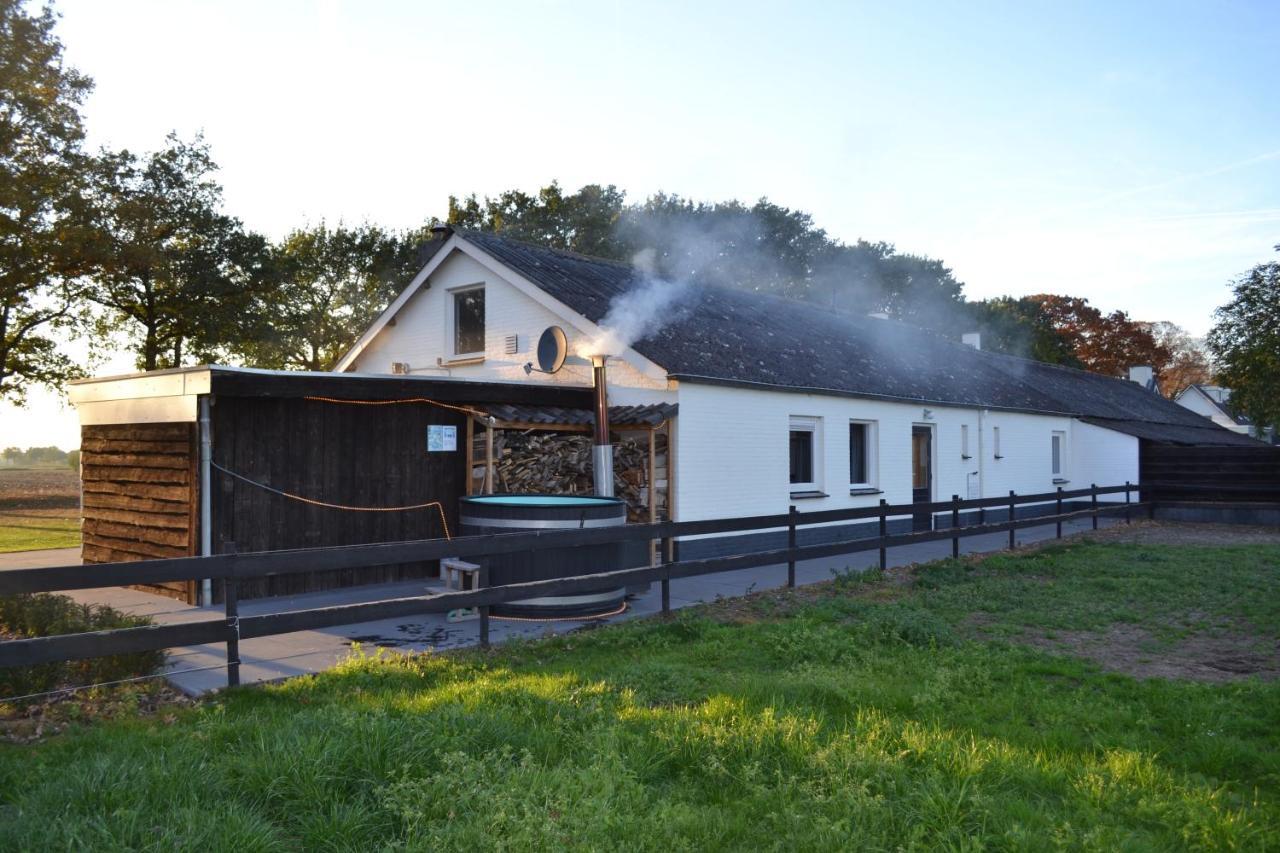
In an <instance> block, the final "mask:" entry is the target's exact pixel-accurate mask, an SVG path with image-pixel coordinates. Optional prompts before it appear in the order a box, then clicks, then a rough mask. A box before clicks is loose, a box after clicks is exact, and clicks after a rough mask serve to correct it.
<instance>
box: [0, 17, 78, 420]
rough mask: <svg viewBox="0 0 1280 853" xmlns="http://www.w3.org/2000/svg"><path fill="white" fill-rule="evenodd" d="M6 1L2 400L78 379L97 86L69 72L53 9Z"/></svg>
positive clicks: (1, 90) (0, 58) (0, 134)
mask: <svg viewBox="0 0 1280 853" xmlns="http://www.w3.org/2000/svg"><path fill="white" fill-rule="evenodd" d="M24 5H25V4H23V3H22V2H20V0H0V400H4V401H6V402H11V403H16V404H19V405H20V404H22V403H23V402H24V401H25V399H26V393H27V390H28V389H29V388H30V387H31V386H32V385H44V386H47V387H50V388H58V387H59V386H60V385H61V384H62V383H63V382H64V381H66V380H67V379H70V378H73V377H74V376H76V375H78V373H79V371H78V369H77V367H76V365H75V364H74V363H73V362H72V361H71V360H70V359H69V358H68V357H67V356H66V355H65V354H64V353H63V352H62V350H61V348H60V346H59V342H58V340H57V333H58V332H59V331H67V330H69V329H71V328H72V327H74V326H75V325H76V324H77V320H78V319H79V318H78V315H77V307H78V305H79V296H80V281H79V275H80V273H81V272H82V271H83V256H82V251H81V249H82V244H83V239H84V234H85V233H86V228H85V222H84V203H83V195H82V192H81V190H82V188H83V185H84V180H83V179H84V175H85V170H86V163H87V159H86V157H85V156H84V155H83V153H82V152H81V142H82V140H83V138H84V128H83V126H82V123H81V117H80V105H81V103H82V102H83V101H84V98H85V97H86V96H87V95H88V94H89V92H90V90H91V89H92V88H93V83H92V81H91V80H90V79H89V78H88V77H85V76H84V75H82V74H80V73H79V72H77V71H76V70H75V69H72V68H67V67H65V66H64V65H63V63H62V43H61V42H60V41H59V40H58V38H57V37H56V36H55V35H54V32H53V30H54V24H55V23H56V17H55V16H54V14H53V12H52V11H51V10H50V9H49V8H45V9H44V10H43V11H41V12H40V13H39V14H38V15H29V14H27V13H26V12H25V11H24V8H23V7H24Z"/></svg>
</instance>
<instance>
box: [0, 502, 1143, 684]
mask: <svg viewBox="0 0 1280 853" xmlns="http://www.w3.org/2000/svg"><path fill="white" fill-rule="evenodd" d="M1137 488H1138V487H1137V486H1136V485H1134V484H1130V483H1125V484H1124V485H1123V486H1108V487H1102V488H1100V487H1098V486H1096V485H1095V486H1092V487H1091V488H1088V489H1074V490H1071V491H1063V490H1062V489H1058V490H1057V491H1056V492H1044V493H1040V494H1032V495H1016V494H1014V493H1012V492H1011V493H1010V494H1009V495H1008V496H1007V497H992V498H978V499H976V500H960V498H959V496H953V497H952V499H951V500H950V501H938V502H935V503H932V504H887V503H885V502H883V501H881V503H880V505H879V506H874V507H865V508H858V509H839V510H823V511H820V512H807V513H800V512H797V511H796V509H795V507H791V510H790V511H789V512H788V513H786V514H783V515H762V516H751V517H746V518H721V519H710V520H706V521H665V522H657V523H654V524H634V525H626V526H623V527H597V528H584V529H576V530H552V531H546V532H532V533H509V534H498V535H486V536H469V537H463V538H459V539H453V540H446V539H428V540H422V541H416V542H391V543H380V544H375V545H353V546H343V547H332V548H308V549H299V550H292V551H265V552H259V553H245V554H238V553H230V554H218V555H214V556H209V557H179V558H172V559H160V560H148V561H143V562H132V563H101V564H98V565H89V566H85V565H74V566H55V567H48V568H35V569H11V570H8V571H3V572H0V595H14V594H20V593H37V592H58V591H65V590H74V589H97V588H101V587H111V586H130V585H134V584H158V583H164V582H167V581H181V580H195V579H202V578H214V579H219V580H221V581H222V582H223V583H224V584H225V591H226V597H225V614H224V617H223V618H218V619H205V620H201V621H195V622H184V623H181V624H175V625H153V626H147V627H141V628H119V629H114V630H110V631H96V632H91V633H84V634H63V635H58V636H52V637H35V638H29V639H17V640H6V641H4V642H0V667H12V666H31V665H35V664H42V663H51V662H54V661H67V660H81V659H84V658H93V657H104V656H107V655H119V654H129V653H133V652H142V651H151V650H157V649H168V648H174V647H177V646H190V645H202V644H205V643H225V644H226V645H227V681H228V684H230V685H235V684H238V683H239V664H240V660H239V643H240V641H241V640H246V639H251V638H254V637H267V636H273V635H278V634H289V633H293V632H295V631H308V630H316V629H321V628H331V627H335V626H339V625H351V624H355V623H359V622H369V621H374V620H377V619H392V618H403V617H409V616H420V615H423V614H427V613H444V612H447V611H450V610H455V609H460V608H473V607H474V608H478V610H479V615H480V619H479V639H480V643H481V645H487V644H488V642H489V608H490V607H491V606H492V605H494V604H500V603H503V602H507V601H515V600H519V599H526V598H538V597H542V596H550V595H576V594H581V593H589V592H598V591H602V590H607V589H616V588H618V587H619V586H627V585H634V584H646V583H652V582H654V581H657V582H659V583H661V592H662V611H663V613H664V614H665V613H668V612H670V608H671V587H670V584H671V581H673V580H677V579H680V578H689V577H696V576H699V575H707V574H714V573H718V572H729V571H735V570H738V569H746V568H754V567H758V566H767V565H775V564H782V563H785V564H786V565H787V585H788V586H795V583H796V563H797V562H798V561H801V560H811V559H816V558H819V557H828V556H834V555H839V554H852V553H858V552H863V551H873V550H878V551H879V552H880V567H881V568H885V567H886V565H887V549H888V548H890V547H896V546H900V545H911V544H915V543H920V542H936V541H941V540H946V539H950V540H951V552H952V554H953V555H957V556H958V555H959V553H960V539H961V538H962V537H966V536H977V535H981V534H985V533H996V532H1002V531H1008V533H1009V546H1010V547H1013V545H1014V532H1015V531H1016V530H1018V529H1020V528H1024V527H1036V526H1041V525H1047V524H1055V525H1056V526H1057V535H1058V536H1061V535H1062V524H1063V522H1066V521H1072V520H1077V519H1086V518H1087V519H1091V520H1092V523H1093V527H1094V529H1097V526H1098V518H1099V516H1104V515H1111V514H1121V513H1122V514H1123V515H1124V516H1125V519H1126V521H1127V520H1129V519H1130V518H1131V516H1132V514H1133V513H1134V512H1135V511H1138V510H1142V511H1144V512H1147V511H1150V508H1151V505H1150V504H1148V503H1134V502H1131V501H1130V496H1131V493H1134V492H1136V491H1137ZM1121 493H1123V494H1124V503H1118V502H1108V504H1106V505H1102V504H1100V503H1099V500H1098V497H1099V496H1100V495H1115V494H1121ZM1082 498H1083V499H1088V501H1089V508H1088V509H1083V510H1076V511H1071V512H1063V502H1064V501H1067V500H1078V499H1082ZM1028 504H1039V505H1042V506H1048V505H1050V504H1052V505H1053V510H1054V511H1053V512H1052V513H1049V514H1044V515H1037V516H1032V517H1026V518H1017V517H1016V508H1017V507H1018V506H1024V505H1028ZM926 509H927V510H928V511H929V512H932V513H934V514H939V513H950V515H951V520H952V525H951V526H950V527H948V528H946V529H942V530H928V531H922V532H918V533H904V534H900V535H894V536H890V535H888V534H887V533H886V532H885V531H886V528H887V521H888V518H889V517H890V516H899V517H900V516H911V515H912V514H914V513H917V512H922V511H925V510H926ZM974 509H980V510H999V509H1004V510H1007V511H1008V518H1009V520H1007V521H1000V522H995V523H979V524H973V525H969V526H961V524H960V523H959V522H960V513H961V511H964V510H974ZM858 519H877V520H878V521H879V525H880V526H879V530H880V535H879V536H874V537H866V538H858V539H848V540H844V541H840V542H830V543H824V544H820V545H797V544H796V528H798V527H803V526H810V525H817V524H830V523H834V522H841V521H852V520H858ZM783 528H785V529H786V530H787V534H788V535H787V543H788V544H787V547H786V548H781V549H776V550H768V551H756V552H753V553H748V554H738V555H733V556H727V557H714V558H710V559H702V560H688V561H675V560H672V559H671V555H672V553H673V549H672V543H673V541H674V540H675V539H677V538H679V537H688V536H701V535H707V534H716V533H734V532H742V531H759V530H777V529H783ZM655 539H656V540H661V541H662V549H661V551H660V553H661V554H662V555H663V560H662V562H660V564H658V565H655V566H644V567H640V568H633V569H622V570H617V571H609V572H600V573H596V574H589V575H580V576H576V577H569V578H557V579H554V580H542V581H532V582H528V583H517V584H507V585H503V586H487V585H486V584H485V582H484V578H483V574H484V570H483V565H482V569H481V575H482V577H481V580H480V583H479V585H478V587H477V588H476V589H473V590H466V591H458V592H444V593H439V594H428V595H422V596H412V597H408V598H395V599H386V600H382V601H374V602H367V603H361V604H346V605H338V606H333V607H319V608H313V609H309V610H293V611H285V612H281V613H271V614H264V615H259V616H240V615H239V612H238V596H237V595H236V589H237V586H238V584H240V583H241V582H244V581H248V580H251V579H261V578H265V577H270V576H272V575H278V574H287V573H292V572H314V571H323V570H329V569H367V568H371V567H378V566H384V565H387V564H394V563H408V562H416V561H427V560H439V559H442V558H446V557H467V558H471V559H476V558H484V557H486V556H493V555H496V554H510V553H514V552H520V551H534V550H539V549H543V548H564V547H574V546H581V545H596V544H602V543H606V542H629V541H652V540H655Z"/></svg>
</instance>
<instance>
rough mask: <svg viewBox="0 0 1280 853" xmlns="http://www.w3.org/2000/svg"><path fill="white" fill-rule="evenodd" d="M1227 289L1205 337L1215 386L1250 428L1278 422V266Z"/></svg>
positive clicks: (1252, 272)
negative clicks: (1223, 388) (1227, 299)
mask: <svg viewBox="0 0 1280 853" xmlns="http://www.w3.org/2000/svg"><path fill="white" fill-rule="evenodd" d="M1276 250H1277V251H1280V246H1277V247H1276ZM1232 290H1233V296H1234V298H1233V299H1232V300H1231V302H1229V303H1227V304H1226V305H1223V306H1222V307H1221V308H1219V309H1218V310H1217V311H1216V312H1214V317H1215V319H1216V323H1215V324H1214V327H1213V329H1212V330H1211V331H1210V332H1209V337H1208V346H1209V350H1210V352H1212V353H1213V357H1214V360H1215V361H1216V362H1217V366H1218V381H1219V382H1220V383H1221V384H1223V385H1225V386H1227V387H1228V388H1230V389H1231V404H1232V406H1233V408H1235V409H1237V410H1238V411H1239V412H1240V413H1241V414H1243V415H1245V416H1246V417H1248V418H1249V419H1250V420H1252V421H1253V422H1254V423H1255V424H1258V425H1260V426H1261V425H1267V424H1277V423H1280V263H1276V262H1274V261H1273V262H1271V263H1266V264H1258V265H1257V266H1256V267H1254V268H1253V269H1252V270H1250V271H1249V272H1248V273H1246V274H1245V275H1243V276H1241V277H1240V278H1239V279H1237V280H1236V281H1235V282H1234V284H1233V286H1232Z"/></svg>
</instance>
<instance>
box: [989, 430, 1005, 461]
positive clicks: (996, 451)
mask: <svg viewBox="0 0 1280 853" xmlns="http://www.w3.org/2000/svg"><path fill="white" fill-rule="evenodd" d="M991 450H992V453H991V455H992V456H994V457H995V458H996V459H1003V458H1004V457H1003V456H1001V455H1000V427H992V428H991Z"/></svg>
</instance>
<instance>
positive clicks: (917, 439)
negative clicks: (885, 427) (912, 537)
mask: <svg viewBox="0 0 1280 853" xmlns="http://www.w3.org/2000/svg"><path fill="white" fill-rule="evenodd" d="M932 500H933V430H932V429H930V428H929V427H921V426H913V427H912V428H911V501H912V503H917V504H927V503H929V502H930V501H932ZM912 518H913V521H914V524H913V525H912V526H913V529H915V530H932V529H933V513H931V512H930V511H929V510H927V509H926V510H921V511H917V512H916V513H915V514H914V515H913V516H912Z"/></svg>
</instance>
